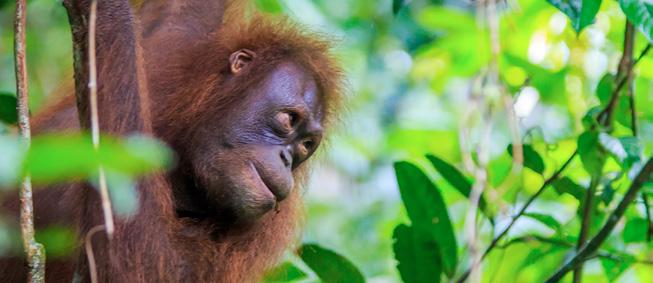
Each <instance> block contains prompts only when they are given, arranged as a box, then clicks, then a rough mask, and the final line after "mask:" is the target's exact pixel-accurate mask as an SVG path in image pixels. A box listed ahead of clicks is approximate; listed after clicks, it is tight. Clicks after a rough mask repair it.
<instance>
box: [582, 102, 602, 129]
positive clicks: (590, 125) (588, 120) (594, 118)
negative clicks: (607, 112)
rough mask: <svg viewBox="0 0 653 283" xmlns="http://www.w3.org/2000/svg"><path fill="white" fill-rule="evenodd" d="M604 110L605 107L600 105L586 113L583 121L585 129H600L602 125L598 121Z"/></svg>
mask: <svg viewBox="0 0 653 283" xmlns="http://www.w3.org/2000/svg"><path fill="white" fill-rule="evenodd" d="M601 111H603V108H602V107H600V106H595V107H592V108H590V110H588V111H587V113H585V116H583V119H582V122H583V127H584V128H585V130H588V131H590V130H593V129H599V128H601V125H600V124H599V122H598V116H599V114H600V113H601Z"/></svg>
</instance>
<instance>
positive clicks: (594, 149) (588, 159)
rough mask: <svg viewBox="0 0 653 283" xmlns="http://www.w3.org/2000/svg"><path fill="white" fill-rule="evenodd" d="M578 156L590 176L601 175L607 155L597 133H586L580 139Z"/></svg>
mask: <svg viewBox="0 0 653 283" xmlns="http://www.w3.org/2000/svg"><path fill="white" fill-rule="evenodd" d="M578 155H579V156H580V160H581V161H582V162H583V167H584V168H585V170H586V171H587V172H588V173H589V174H590V175H592V176H594V175H596V174H601V172H602V171H603V164H604V163H605V158H606V154H605V152H604V150H603V148H602V147H601V146H600V144H599V134H598V133H597V132H594V131H586V132H584V133H582V134H581V135H580V136H579V137H578Z"/></svg>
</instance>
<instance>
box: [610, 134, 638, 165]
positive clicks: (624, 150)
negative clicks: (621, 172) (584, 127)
mask: <svg viewBox="0 0 653 283" xmlns="http://www.w3.org/2000/svg"><path fill="white" fill-rule="evenodd" d="M599 142H600V144H601V146H602V147H603V148H604V149H605V150H606V151H607V152H608V153H610V154H611V155H612V156H614V158H615V159H616V160H617V161H618V162H619V163H620V164H621V165H622V167H623V168H630V167H631V166H632V165H633V164H634V163H636V162H638V161H640V160H641V156H642V149H641V146H640V143H639V140H638V139H637V138H636V137H622V138H615V137H613V136H611V135H609V134H606V133H600V134H599Z"/></svg>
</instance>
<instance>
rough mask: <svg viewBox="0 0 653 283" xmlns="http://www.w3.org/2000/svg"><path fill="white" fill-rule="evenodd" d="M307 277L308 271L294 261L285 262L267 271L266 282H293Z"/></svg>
mask: <svg viewBox="0 0 653 283" xmlns="http://www.w3.org/2000/svg"><path fill="white" fill-rule="evenodd" d="M304 278H306V273H304V271H302V270H301V269H299V267H297V266H295V265H294V264H293V263H292V262H284V263H282V264H281V265H279V266H277V267H275V268H274V269H272V270H270V271H268V272H267V274H266V275H265V279H264V280H263V281H264V282H267V283H277V282H293V281H295V280H300V279H304Z"/></svg>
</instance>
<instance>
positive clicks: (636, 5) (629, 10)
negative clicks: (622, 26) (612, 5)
mask: <svg viewBox="0 0 653 283" xmlns="http://www.w3.org/2000/svg"><path fill="white" fill-rule="evenodd" d="M619 5H620V6H621V10H622V11H623V12H624V14H626V18H628V20H629V21H631V22H632V23H633V25H635V27H637V29H639V30H640V31H641V32H642V33H643V34H644V36H645V37H646V38H647V39H648V41H649V42H651V43H653V3H651V2H650V1H647V0H619Z"/></svg>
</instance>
